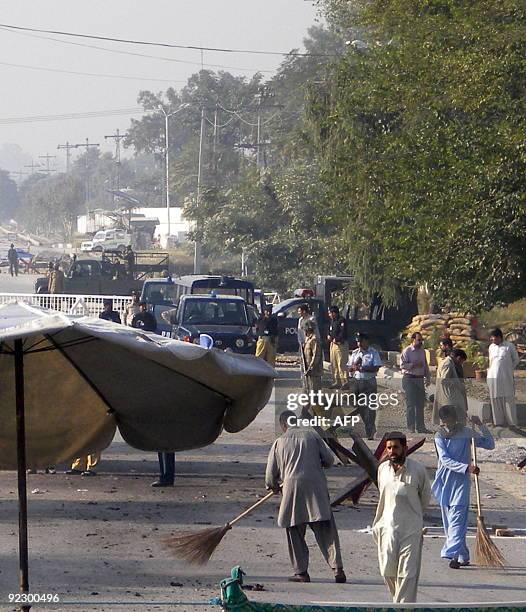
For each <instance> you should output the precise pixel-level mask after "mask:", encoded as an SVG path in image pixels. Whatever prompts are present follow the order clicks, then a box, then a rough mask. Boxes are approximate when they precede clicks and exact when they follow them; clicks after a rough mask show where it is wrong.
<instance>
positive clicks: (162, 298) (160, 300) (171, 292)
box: [143, 283, 177, 304]
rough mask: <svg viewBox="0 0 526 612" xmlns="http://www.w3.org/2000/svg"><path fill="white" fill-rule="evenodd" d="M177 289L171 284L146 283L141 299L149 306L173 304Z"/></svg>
mask: <svg viewBox="0 0 526 612" xmlns="http://www.w3.org/2000/svg"><path fill="white" fill-rule="evenodd" d="M176 295H177V287H176V285H172V284H164V283H147V284H145V286H144V293H143V299H144V301H146V302H148V303H149V304H175V300H176Z"/></svg>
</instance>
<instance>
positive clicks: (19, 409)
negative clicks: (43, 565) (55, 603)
mask: <svg viewBox="0 0 526 612" xmlns="http://www.w3.org/2000/svg"><path fill="white" fill-rule="evenodd" d="M15 395H16V448H17V467H18V559H19V584H20V593H22V594H24V593H29V555H28V542H27V482H26V424H25V405H24V344H23V341H22V340H15ZM30 608H31V606H29V605H24V606H22V607H21V608H20V610H21V611H22V612H27V611H28V610H29V609H30Z"/></svg>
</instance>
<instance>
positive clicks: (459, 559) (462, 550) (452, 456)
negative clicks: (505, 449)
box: [431, 406, 495, 569]
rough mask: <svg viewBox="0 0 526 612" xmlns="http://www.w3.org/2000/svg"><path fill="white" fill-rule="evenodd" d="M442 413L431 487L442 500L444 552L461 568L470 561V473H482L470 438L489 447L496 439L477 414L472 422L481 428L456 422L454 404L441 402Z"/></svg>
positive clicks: (481, 445) (450, 565) (451, 565)
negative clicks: (467, 539)
mask: <svg viewBox="0 0 526 612" xmlns="http://www.w3.org/2000/svg"><path fill="white" fill-rule="evenodd" d="M439 416H440V423H441V427H440V429H439V431H437V433H436V434H435V446H436V450H437V455H438V467H437V471H436V475H435V480H434V482H433V485H432V487H431V490H432V491H433V495H434V496H435V498H436V499H437V501H438V503H439V504H440V508H441V510H442V522H443V524H444V532H445V535H446V542H445V544H444V546H443V547H442V552H441V556H442V558H444V559H450V563H449V567H451V568H452V569H459V568H460V567H461V566H463V565H469V550H468V547H467V545H466V532H467V528H468V512H469V494H470V489H471V474H478V473H479V468H478V467H475V466H474V465H473V464H472V463H471V440H474V442H475V444H476V446H477V447H480V448H487V449H488V450H492V449H494V448H495V441H494V440H493V436H492V435H491V433H490V432H489V430H488V428H487V427H486V426H485V425H483V424H482V422H481V420H480V419H479V418H478V417H477V416H472V417H471V423H472V424H473V425H475V426H477V427H478V429H479V430H480V431H479V432H476V431H475V430H474V429H471V428H470V427H464V426H463V425H461V424H459V423H458V422H457V413H456V409H455V407H454V406H442V407H441V408H440V410H439Z"/></svg>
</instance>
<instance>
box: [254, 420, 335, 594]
mask: <svg viewBox="0 0 526 612" xmlns="http://www.w3.org/2000/svg"><path fill="white" fill-rule="evenodd" d="M297 418H298V417H297V415H296V414H295V413H294V412H292V411H291V410H286V411H285V412H283V413H282V414H281V415H280V417H279V424H280V427H281V430H282V431H283V435H282V436H281V437H279V438H278V439H277V440H276V441H275V442H274V444H273V445H272V448H271V449H270V453H269V456H268V461H267V471H266V475H265V484H266V486H267V488H268V489H272V490H273V491H275V492H278V491H279V490H280V488H281V490H282V494H283V496H282V499H281V505H280V508H279V515H278V525H279V526H280V527H284V528H285V529H286V531H287V542H288V547H289V556H290V561H291V564H292V567H293V568H294V576H292V577H291V578H289V581H291V582H310V576H309V573H308V568H309V549H308V547H307V544H306V542H305V532H306V529H307V525H308V526H309V527H310V529H311V530H312V531H313V533H314V536H315V538H316V542H317V543H318V546H319V548H320V550H321V552H322V554H323V556H324V558H325V560H326V561H327V563H328V564H329V566H330V567H331V568H332V570H333V571H334V580H335V582H338V583H343V582H346V580H347V578H346V576H345V572H344V571H343V563H342V557H341V551H340V540H339V537H338V531H337V529H336V523H335V522H334V516H333V514H332V510H331V504H330V500H329V491H328V488H327V480H326V478H325V474H324V473H323V468H328V467H331V465H332V464H333V463H334V458H333V455H332V453H331V451H330V450H329V447H328V446H327V445H326V444H325V442H324V441H323V440H322V438H321V437H320V436H319V435H318V434H317V433H316V432H315V431H313V430H312V429H309V428H305V427H301V426H299V425H298V422H297Z"/></svg>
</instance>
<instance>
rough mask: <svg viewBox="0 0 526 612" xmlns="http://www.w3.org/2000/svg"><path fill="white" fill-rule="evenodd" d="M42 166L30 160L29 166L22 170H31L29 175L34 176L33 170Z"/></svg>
mask: <svg viewBox="0 0 526 612" xmlns="http://www.w3.org/2000/svg"><path fill="white" fill-rule="evenodd" d="M41 167H42V166H41V165H40V164H38V163H37V164H35V162H34V161H33V160H31V164H29V165H28V166H24V168H31V173H30V174H35V168H41Z"/></svg>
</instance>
